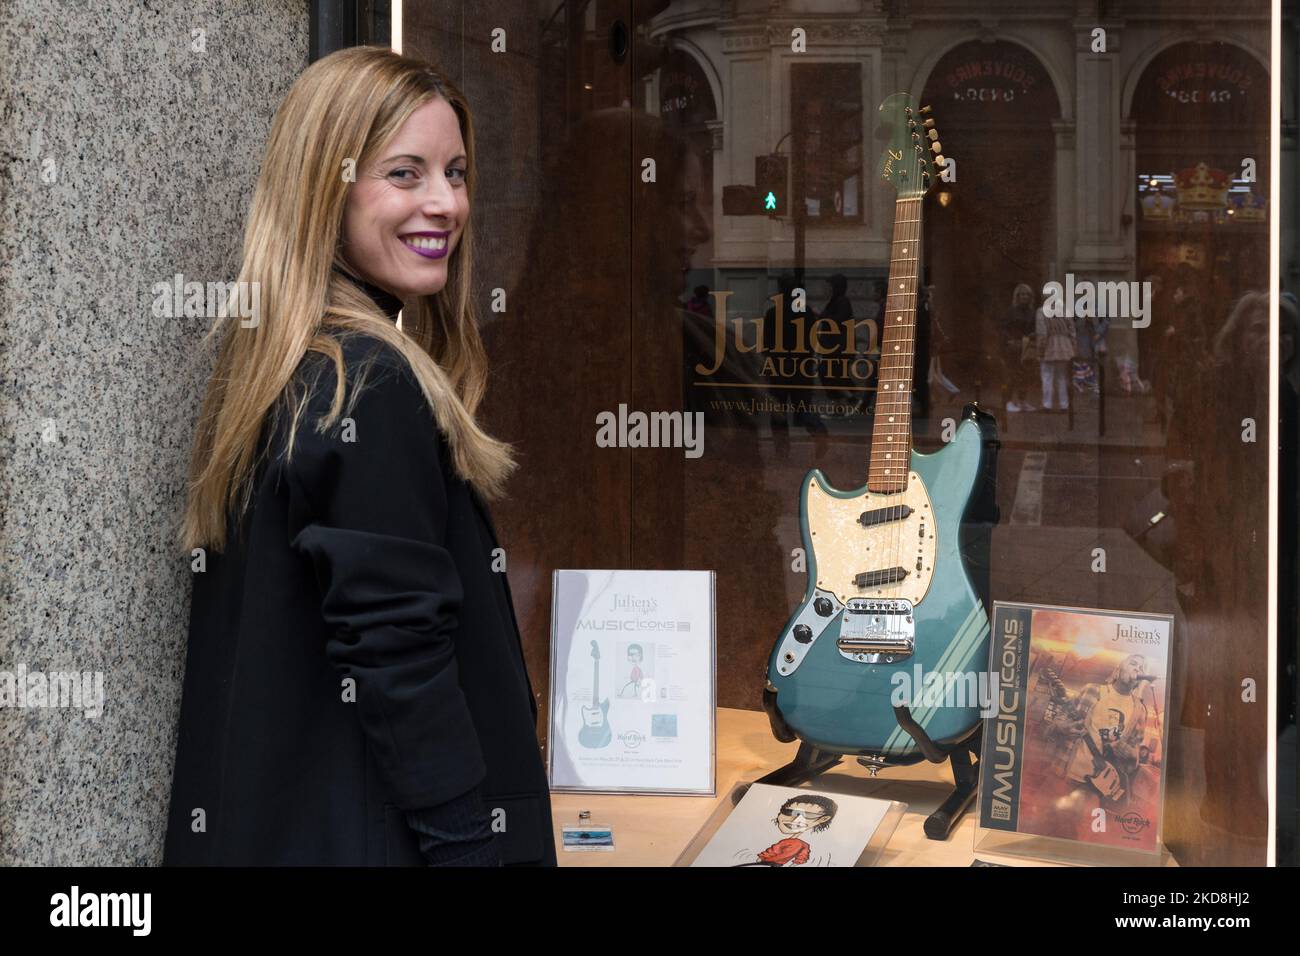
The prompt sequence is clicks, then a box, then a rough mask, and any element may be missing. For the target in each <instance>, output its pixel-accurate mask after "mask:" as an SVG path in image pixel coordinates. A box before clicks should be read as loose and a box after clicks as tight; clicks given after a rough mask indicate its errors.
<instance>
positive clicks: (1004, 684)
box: [980, 602, 1173, 854]
mask: <svg viewBox="0 0 1300 956" xmlns="http://www.w3.org/2000/svg"><path fill="white" fill-rule="evenodd" d="M1172 632H1173V618H1172V617H1171V616H1169V615H1154V614H1139V613H1131V612H1124V611H1102V610H1088V609H1081V608H1061V607H1048V606H1041V605H1032V604H1010V603H1003V602H997V603H995V605H994V611H993V648H992V651H991V661H990V671H991V672H992V674H991V676H992V677H993V678H995V680H996V684H997V694H996V696H995V713H993V714H992V715H991V716H986V724H985V736H984V754H983V759H982V761H981V773H980V776H981V781H980V826H981V828H983V829H984V830H991V831H1004V832H1009V833H1017V834H1022V835H1028V834H1032V835H1035V836H1039V837H1049V838H1055V839H1062V840H1070V841H1074V842H1076V843H1077V844H1081V845H1087V846H1091V847H1098V848H1111V849H1123V850H1135V851H1140V852H1143V853H1152V854H1154V853H1157V852H1159V850H1160V847H1161V843H1160V831H1161V819H1160V818H1161V805H1162V799H1163V791H1164V757H1165V744H1166V740H1167V734H1166V707H1167V703H1168V698H1169V681H1168V676H1169V643H1170V638H1171V635H1172Z"/></svg>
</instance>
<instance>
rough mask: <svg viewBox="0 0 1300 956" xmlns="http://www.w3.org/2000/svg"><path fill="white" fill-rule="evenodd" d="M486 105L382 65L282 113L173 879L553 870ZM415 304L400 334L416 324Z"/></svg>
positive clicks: (205, 411) (209, 412)
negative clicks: (496, 508)
mask: <svg viewBox="0 0 1300 956" xmlns="http://www.w3.org/2000/svg"><path fill="white" fill-rule="evenodd" d="M474 183H475V155H474V135H473V127H472V123H471V117H470V110H469V106H468V104H467V103H466V101H465V98H464V96H463V95H462V94H461V93H460V92H459V91H458V90H457V89H456V88H455V87H454V86H453V85H452V84H451V83H450V82H449V81H448V80H447V79H446V78H445V77H444V76H443V75H441V74H440V73H438V72H437V71H436V70H434V69H432V68H430V67H429V66H428V65H427V64H424V63H422V62H420V61H417V60H414V59H408V58H405V57H402V56H400V55H398V54H395V53H393V52H391V51H389V50H385V49H381V48H377V47H356V48H352V49H347V50H342V51H339V52H337V53H334V54H332V55H330V56H328V57H326V58H324V59H322V60H320V61H318V62H316V63H314V64H312V65H311V66H310V67H308V68H307V70H306V71H304V73H303V74H302V76H300V77H299V78H298V80H297V81H296V82H295V83H294V85H293V87H292V89H290V91H289V93H288V95H287V96H286V98H285V100H284V102H283V103H282V104H281V106H280V107H279V109H278V110H277V112H276V115H275V119H274V122H273V124H272V128H271V134H270V139H269V141H268V143H267V148H266V155H265V159H264V161H263V164H262V169H261V173H260V175H259V177H258V181H257V186H256V190H255V192H254V195H253V200H252V206H251V209H250V211H249V215H248V223H247V227H246V230H245V235H244V247H243V258H242V265H241V268H240V272H239V284H238V285H237V286H236V288H239V287H240V286H242V285H243V284H244V283H247V284H249V286H251V287H252V288H255V289H258V290H259V298H258V299H257V300H255V301H258V302H259V304H260V312H259V314H258V315H257V316H255V317H254V318H253V319H252V320H251V321H249V320H246V321H238V320H225V321H224V322H223V323H222V324H221V325H220V326H219V327H218V328H216V329H214V330H213V334H215V333H217V332H220V333H221V338H220V348H219V351H218V355H217V357H216V367H215V369H214V371H213V374H212V378H211V381H210V383H209V387H208V392H207V396H206V398H205V400H204V402H203V406H202V411H201V414H200V417H199V422H198V429H197V434H196V436H195V442H194V451H193V457H192V461H191V466H190V480H189V496H188V501H187V504H186V510H185V515H184V522H183V528H182V529H181V533H180V544H181V545H182V547H183V548H184V549H185V551H186V553H187V558H188V560H189V561H190V562H191V568H192V570H193V572H194V573H193V582H194V588H193V600H192V607H191V616H190V631H189V648H188V654H187V659H186V669H185V680H184V686H183V696H182V702H181V714H180V729H179V735H178V740H177V752H176V766H175V774H174V779H173V784H172V799H171V809H170V814H169V820H168V828H167V839H166V849H165V853H164V862H166V863H174V864H254V865H256V864H295V865H302V864H388V865H400V864H413V865H418V864H422V863H428V864H432V865H456V864H487V865H491V864H497V863H525V864H529V863H530V864H554V862H555V848H554V843H553V840H552V837H551V814H550V802H549V796H548V793H547V786H546V777H545V771H544V768H543V766H542V761H541V757H540V754H539V751H538V747H537V738H536V701H535V699H534V696H533V693H532V688H531V685H530V683H529V679H528V673H527V670H526V668H525V666H524V661H523V655H522V651H521V648H520V642H519V636H518V628H517V625H516V623H515V617H514V610H513V607H512V604H511V598H510V589H509V584H508V583H507V581H506V576H505V573H504V568H503V567H502V566H501V562H500V556H501V552H500V549H499V547H498V545H497V540H496V536H495V534H494V532H493V528H492V523H491V519H490V518H489V515H488V510H487V505H486V503H485V499H493V498H497V497H499V496H500V495H501V493H502V490H503V488H504V485H505V481H506V478H507V476H508V475H509V474H510V472H511V470H512V468H513V467H514V462H513V458H512V453H511V449H510V448H509V446H507V445H504V444H502V443H501V442H499V441H497V440H496V439H494V438H492V437H491V436H490V435H488V434H487V433H486V432H485V431H483V429H482V428H481V427H480V426H479V425H478V423H477V422H476V420H475V411H476V409H477V407H478V405H479V402H480V400H481V398H482V396H483V392H484V389H485V385H486V379H487V368H486V357H485V353H484V349H483V346H482V343H481V341H480V338H479V334H478V331H477V328H476V318H477V316H476V312H475V307H474V300H473V299H472V298H471V281H472V269H473V247H472V238H473V233H472V229H471V223H472V221H471V219H470V202H471V199H472V196H473V191H474ZM399 312H400V324H399V321H398V318H399Z"/></svg>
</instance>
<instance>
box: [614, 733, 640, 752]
mask: <svg viewBox="0 0 1300 956" xmlns="http://www.w3.org/2000/svg"><path fill="white" fill-rule="evenodd" d="M618 739H619V740H621V741H622V742H623V746H624V747H626V748H627V749H628V750H636V749H637V748H638V747H640V746H641V745H642V744H643V743H645V737H643V736H642V735H641V732H640V731H637V730H629V731H628V732H627V733H625V734H619V735H618Z"/></svg>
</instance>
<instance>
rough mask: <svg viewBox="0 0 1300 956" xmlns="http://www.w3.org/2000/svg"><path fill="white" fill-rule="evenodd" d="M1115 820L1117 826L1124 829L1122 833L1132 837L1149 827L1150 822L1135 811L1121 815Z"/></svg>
mask: <svg viewBox="0 0 1300 956" xmlns="http://www.w3.org/2000/svg"><path fill="white" fill-rule="evenodd" d="M1117 819H1118V820H1119V825H1120V826H1121V827H1123V828H1124V832H1125V833H1128V834H1132V835H1137V834H1139V833H1141V832H1142V831H1143V830H1145V829H1146V828H1147V827H1149V826H1151V821H1150V820H1148V819H1147V818H1146V817H1144V816H1142V814H1140V813H1138V812H1137V811H1136V810H1130V811H1128V812H1127V813H1121V814H1120V815H1119V817H1118V818H1117Z"/></svg>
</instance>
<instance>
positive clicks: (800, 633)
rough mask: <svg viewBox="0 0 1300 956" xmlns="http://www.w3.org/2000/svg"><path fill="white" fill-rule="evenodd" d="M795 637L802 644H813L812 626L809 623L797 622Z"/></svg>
mask: <svg viewBox="0 0 1300 956" xmlns="http://www.w3.org/2000/svg"><path fill="white" fill-rule="evenodd" d="M794 639H795V640H796V641H798V642H799V643H800V644H811V643H812V628H811V627H809V626H808V625H807V624H796V625H795V626H794Z"/></svg>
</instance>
